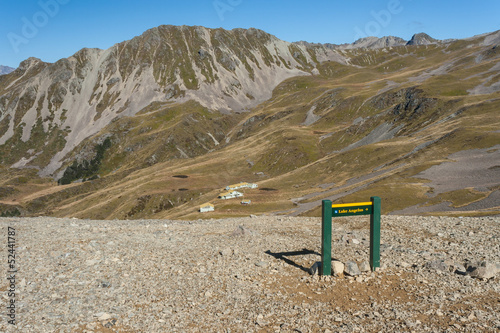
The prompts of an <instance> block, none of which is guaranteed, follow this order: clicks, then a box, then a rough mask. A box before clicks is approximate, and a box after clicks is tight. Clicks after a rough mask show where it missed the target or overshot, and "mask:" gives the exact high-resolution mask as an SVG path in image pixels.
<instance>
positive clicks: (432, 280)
mask: <svg viewBox="0 0 500 333" xmlns="http://www.w3.org/2000/svg"><path fill="white" fill-rule="evenodd" d="M0 226H1V230H2V233H3V236H2V239H3V240H4V242H5V244H4V245H3V246H2V251H1V256H2V258H3V259H2V260H1V264H0V267H1V268H0V269H1V270H2V272H3V274H2V275H3V276H4V277H5V276H6V277H7V278H3V279H2V280H1V281H2V282H1V284H0V290H1V291H2V293H1V299H2V302H1V304H2V311H1V316H0V319H1V322H0V331H1V332H379V331H380V332H398V331H399V332H408V331H413V332H461V331H463V332H499V331H500V284H499V279H500V267H499V263H500V217H482V218H469V217H464V218H449V217H418V216H392V215H391V216H382V246H381V264H382V268H381V269H380V270H377V271H375V272H370V271H365V272H361V273H360V274H359V272H356V271H355V270H353V263H349V264H348V262H349V261H354V262H356V263H357V264H358V265H357V267H354V268H356V269H357V268H359V269H361V271H363V270H364V266H366V263H363V262H364V261H367V260H368V259H369V258H368V257H369V255H368V252H369V218H367V217H366V216H361V217H349V218H335V219H333V245H332V249H333V257H334V258H335V259H336V260H338V261H340V262H341V263H342V264H346V265H345V272H344V273H342V272H340V273H339V274H338V275H333V276H331V277H324V276H318V275H311V274H310V267H311V266H313V264H314V263H315V262H317V261H319V260H320V249H321V219H320V218H300V217H270V216H259V217H248V218H238V219H224V220H197V221H170V220H136V221H118V220H115V221H92V220H77V219H55V218H48V217H39V218H0ZM9 232H10V236H11V238H10V239H9V238H8V235H9ZM9 240H10V241H11V244H13V245H12V246H11V247H9V246H8V242H9ZM9 251H10V253H9ZM9 254H10V255H15V262H12V261H11V264H12V266H9V264H8V260H9ZM12 258H13V257H10V259H12ZM336 264H340V263H336ZM342 264H340V265H342ZM334 266H337V267H338V265H334ZM354 266H356V265H354ZM11 271H14V273H11ZM337 273H338V272H337ZM348 273H350V275H349V274H348ZM14 290H15V292H12V291H14ZM9 304H14V305H15V308H14V309H12V306H11V309H9V308H8V306H9ZM9 314H10V316H9ZM13 320H15V325H13V324H12V321H13ZM9 321H10V322H11V323H9Z"/></svg>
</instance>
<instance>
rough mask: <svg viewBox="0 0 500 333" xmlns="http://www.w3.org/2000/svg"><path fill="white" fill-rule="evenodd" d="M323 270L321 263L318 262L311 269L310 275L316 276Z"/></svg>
mask: <svg viewBox="0 0 500 333" xmlns="http://www.w3.org/2000/svg"><path fill="white" fill-rule="evenodd" d="M320 269H321V261H316V262H315V263H314V264H313V265H312V266H311V268H309V274H311V275H316V274H319V270H320Z"/></svg>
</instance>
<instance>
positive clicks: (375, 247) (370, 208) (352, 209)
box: [321, 197, 380, 275]
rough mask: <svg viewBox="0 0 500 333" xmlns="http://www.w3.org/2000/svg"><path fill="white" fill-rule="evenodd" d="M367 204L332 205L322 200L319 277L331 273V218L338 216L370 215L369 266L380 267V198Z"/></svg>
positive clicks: (373, 268) (373, 198)
mask: <svg viewBox="0 0 500 333" xmlns="http://www.w3.org/2000/svg"><path fill="white" fill-rule="evenodd" d="M370 200H371V201H369V202H357V203H348V204H339V205H332V202H331V201H330V200H323V206H322V221H321V275H331V272H332V218H333V217H338V216H353V215H370V266H371V268H372V271H374V270H375V268H376V267H380V198H379V197H371V198H370Z"/></svg>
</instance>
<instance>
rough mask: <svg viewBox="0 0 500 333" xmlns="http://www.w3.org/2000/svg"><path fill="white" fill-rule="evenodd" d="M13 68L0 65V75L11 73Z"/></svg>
mask: <svg viewBox="0 0 500 333" xmlns="http://www.w3.org/2000/svg"><path fill="white" fill-rule="evenodd" d="M14 70H15V68H12V67H9V66H2V65H0V75H4V74H9V73H12V72H13V71H14Z"/></svg>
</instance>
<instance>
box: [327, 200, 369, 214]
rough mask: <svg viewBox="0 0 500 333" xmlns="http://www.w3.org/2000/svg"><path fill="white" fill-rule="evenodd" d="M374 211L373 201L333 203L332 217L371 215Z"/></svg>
mask: <svg viewBox="0 0 500 333" xmlns="http://www.w3.org/2000/svg"><path fill="white" fill-rule="evenodd" d="M372 211H373V203H372V202H358V203H351V204H340V205H332V217H336V216H352V215H370V214H371V213H372Z"/></svg>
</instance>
